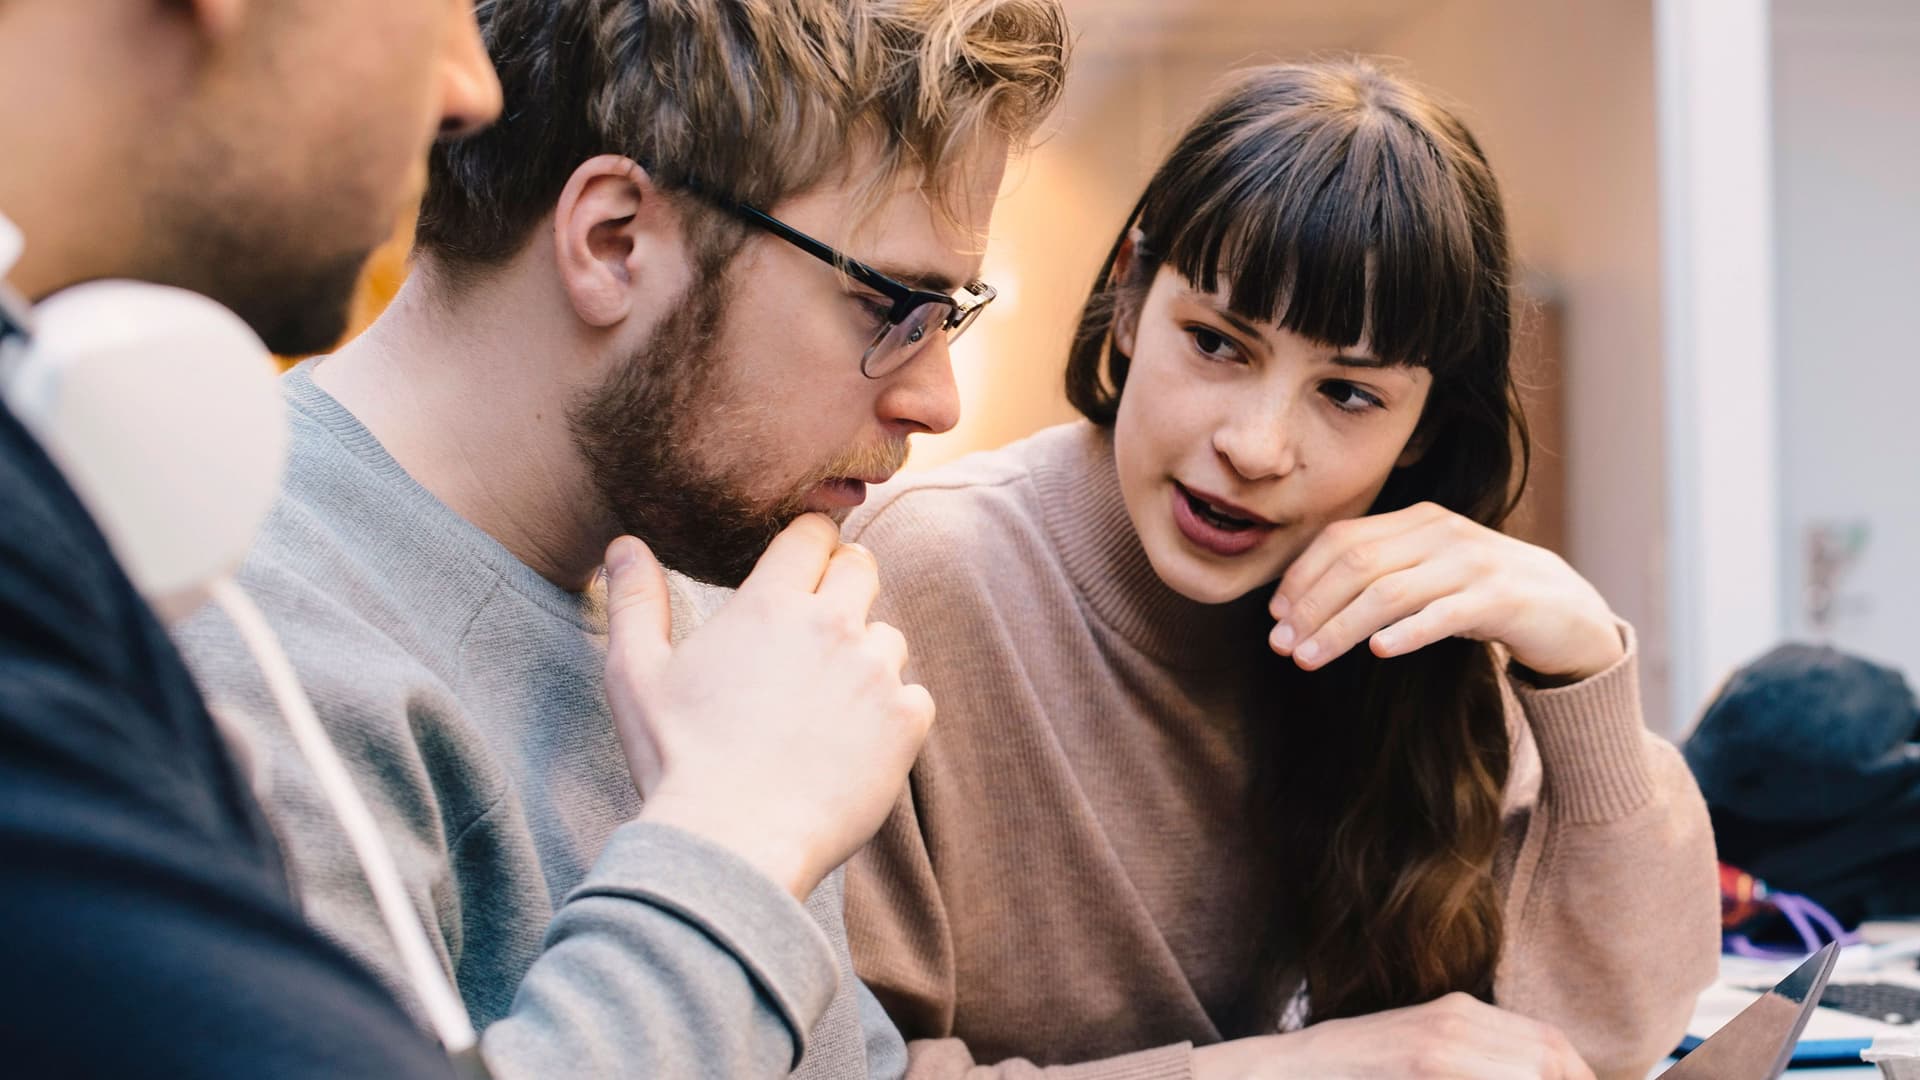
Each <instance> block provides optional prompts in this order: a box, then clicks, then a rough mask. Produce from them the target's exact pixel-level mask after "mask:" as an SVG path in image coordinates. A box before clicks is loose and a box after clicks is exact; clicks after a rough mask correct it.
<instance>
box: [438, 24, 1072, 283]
mask: <svg viewBox="0 0 1920 1080" xmlns="http://www.w3.org/2000/svg"><path fill="white" fill-rule="evenodd" d="M478 12H479V18H480V23H481V28H482V30H483V32H484V33H485V35H486V38H487V42H488V48H489V51H490V52H491V54H492V56H493V60H494V65H495V67H496V68H497V69H498V71H499V73H500V81H501V84H502V87H503V89H504V91H505V102H506V107H505V113H504V115H503V116H502V118H501V120H500V122H499V123H498V124H496V125H495V126H494V127H492V128H491V129H489V130H487V131H486V132H483V133H482V134H480V135H478V136H476V137H474V138H471V139H468V140H465V141H462V142H458V143H448V144H443V145H442V146H439V147H437V148H436V149H435V151H434V154H433V159H432V163H431V167H430V174H429V181H428V189H427V194H426V199H425V202H424V204H423V206H422V210H421V216H420V222H419V227H418V231H417V235H416V250H418V251H420V252H423V253H426V254H428V255H430V256H432V257H433V258H434V259H435V260H436V261H437V262H438V263H440V264H443V265H446V266H449V267H450V268H452V269H454V270H455V271H459V270H461V269H462V268H477V267H483V266H486V265H488V264H494V263H498V262H501V261H503V260H505V259H507V258H510V257H511V256H513V255H514V254H515V253H517V252H518V251H519V250H520V249H521V248H522V247H523V246H524V245H525V243H526V242H527V239H528V237H529V236H530V234H531V232H532V229H533V226H534V225H535V223H537V222H538V221H540V220H541V219H542V218H543V217H544V216H545V215H546V214H547V213H548V212H549V211H550V210H551V209H552V208H553V204H554V202H555V200H556V199H558V197H559V195H560V191H561V189H562V188H563V187H564V186H565V184H566V181H567V178H568V176H570V175H571V174H572V172H573V170H574V169H575V168H577V167H578V166H579V165H580V163H581V162H583V161H586V160H587V159H589V158H591V157H594V156H596V155H598V154H603V153H614V154H620V155H623V156H626V157H629V158H632V159H633V160H635V161H637V162H639V163H641V164H642V165H643V166H644V167H645V168H646V169H647V170H648V173H649V175H650V176H651V177H652V179H653V182H654V183H655V184H656V185H659V186H660V187H662V188H664V189H666V190H669V191H685V190H688V189H695V188H697V189H699V190H701V191H703V192H707V193H711V194H717V195H722V196H725V197H727V198H731V199H735V200H738V201H741V202H745V203H748V204H750V205H754V206H759V207H762V208H771V207H773V206H775V205H777V204H778V203H779V202H781V201H782V200H783V199H786V198H788V197H790V196H793V195H796V194H799V193H802V192H804V191H807V190H808V189H810V188H812V187H814V186H816V185H817V184H820V183H822V182H824V181H827V180H830V179H835V178H838V177H839V176H841V175H846V176H847V178H848V179H850V180H852V181H853V182H854V183H855V185H856V188H857V191H858V193H859V195H860V196H861V204H862V205H864V206H865V207H867V208H868V209H871V208H873V207H876V206H877V205H878V204H879V202H880V201H881V200H882V199H883V198H884V196H885V194H886V193H889V192H891V191H893V190H896V189H897V188H898V187H899V186H900V185H901V184H902V183H903V182H905V181H906V180H908V179H910V178H911V179H914V180H916V181H917V182H918V183H919V184H920V185H921V186H922V187H923V188H924V189H925V190H926V191H927V192H928V193H929V194H930V195H933V196H935V197H936V198H937V199H939V200H940V201H942V202H943V203H944V201H945V196H947V195H949V194H951V193H952V192H953V189H954V188H956V187H957V186H958V182H959V179H960V178H959V176H958V170H959V169H960V167H961V165H962V163H963V161H964V159H965V156H966V154H967V153H968V152H969V150H970V149H971V148H972V147H973V146H975V145H977V142H978V140H979V139H981V138H983V137H997V138H1001V139H1005V140H1007V141H1009V143H1010V144H1011V145H1013V146H1014V147H1015V148H1021V147H1023V146H1024V145H1025V144H1026V143H1027V142H1028V141H1029V140H1031V139H1032V137H1033V136H1034V134H1035V132H1036V131H1037V130H1038V128H1039V126H1040V125H1041V123H1042V122H1043V121H1044V119H1045V118H1046V116H1047V114H1048V113H1049V112H1050V111H1051V110H1052V108H1053V106H1054V105H1055V104H1056V103H1057V102H1058V100H1059V97H1060V93H1061V89H1062V86H1063V84H1064V82H1065V79H1066V72H1067V64H1068V54H1069V51H1070V40H1069V32H1068V27H1067V21H1066V14H1065V12H1064V10H1063V9H1062V7H1061V5H1060V2H1059V0H481V2H480V4H479V7H478ZM856 165H857V167H858V170H859V173H858V175H852V174H851V173H850V170H851V169H853V168H854V167H855V166H856ZM711 225H712V223H709V226H710V227H709V228H707V229H704V230H702V232H703V233H704V234H705V241H704V243H700V242H697V243H696V250H697V251H698V249H700V248H701V247H705V248H707V249H713V248H715V247H722V246H725V244H724V240H722V239H721V238H720V236H721V234H720V233H716V232H715V231H714V229H713V228H712V227H711ZM703 254H704V256H706V258H703V261H710V259H711V258H713V257H718V256H719V255H720V254H722V253H720V252H716V251H714V250H707V251H705V252H704V253H703Z"/></svg>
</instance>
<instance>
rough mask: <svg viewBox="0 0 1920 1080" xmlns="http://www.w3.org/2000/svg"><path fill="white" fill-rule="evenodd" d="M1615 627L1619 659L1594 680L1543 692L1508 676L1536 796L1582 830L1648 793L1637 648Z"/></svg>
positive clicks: (1623, 628)
mask: <svg viewBox="0 0 1920 1080" xmlns="http://www.w3.org/2000/svg"><path fill="white" fill-rule="evenodd" d="M1619 627H1620V640H1621V642H1622V644H1624V645H1625V646H1626V651H1625V654H1624V655H1623V656H1621V658H1620V659H1619V661H1618V662H1616V663H1615V664H1614V665H1613V666H1612V667H1610V668H1608V669H1607V670H1605V671H1602V672H1600V673H1599V674H1598V675H1594V676H1592V677H1591V678H1587V679H1583V680H1581V681H1580V682H1577V683H1573V684H1572V685H1570V686H1559V687H1554V688H1552V689H1544V690H1543V689H1541V688H1539V687H1535V686H1530V685H1528V684H1527V682H1526V680H1524V679H1520V678H1514V677H1512V676H1509V678H1508V681H1509V683H1510V684H1511V685H1512V687H1513V691H1514V694H1515V696H1517V697H1518V698H1519V699H1520V708H1521V710H1522V711H1523V712H1524V713H1525V714H1526V717H1527V726H1528V727H1529V728H1530V729H1532V731H1533V740H1534V743H1535V744H1536V745H1538V747H1539V749H1540V771H1541V774H1542V784H1543V791H1542V798H1543V800H1551V802H1552V803H1553V806H1554V808H1555V809H1556V811H1557V812H1558V813H1559V814H1560V815H1562V816H1563V817H1564V818H1565V819H1566V820H1568V821H1572V822H1578V823H1581V824H1597V823H1600V822H1606V821H1614V820H1618V819H1620V818H1623V817H1625V816H1627V815H1628V814H1631V813H1632V812H1633V811H1635V810H1638V809H1639V808H1640V807H1642V806H1645V805H1646V804H1647V802H1648V801H1649V800H1651V799H1652V798H1653V795H1654V782H1653V772H1652V768H1651V766H1650V764H1649V763H1648V761H1647V750H1646V743H1645V740H1646V738H1647V730H1646V725H1645V723H1644V722H1643V721H1642V720H1641V717H1640V646H1639V642H1638V640H1637V639H1636V637H1635V635H1634V632H1633V627H1631V626H1629V625H1628V624H1627V623H1625V622H1621V623H1620V624H1619Z"/></svg>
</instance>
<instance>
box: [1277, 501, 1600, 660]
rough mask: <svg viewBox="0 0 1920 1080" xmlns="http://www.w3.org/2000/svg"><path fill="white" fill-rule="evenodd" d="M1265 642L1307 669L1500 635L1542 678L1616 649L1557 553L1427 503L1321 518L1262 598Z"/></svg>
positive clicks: (1590, 595)
mask: <svg viewBox="0 0 1920 1080" xmlns="http://www.w3.org/2000/svg"><path fill="white" fill-rule="evenodd" d="M1269 609H1270V610H1271V611H1272V613H1273V616H1274V618H1275V619H1276V620H1278V621H1279V625H1277V626H1275V627H1274V628H1273V632H1272V634H1271V635H1270V636H1269V637H1268V639H1267V640H1268V644H1270V645H1271V646H1273V650H1274V651H1275V652H1277V653H1279V654H1280V655H1282V656H1291V657H1292V658H1293V660H1294V662H1295V663H1296V664H1298V665H1299V666H1300V667H1302V668H1304V669H1306V670H1309V671H1311V670H1313V669H1315V668H1319V667H1322V666H1324V665H1325V664H1326V663H1327V662H1328V661H1330V660H1332V659H1333V658H1335V657H1337V656H1340V655H1342V654H1344V653H1346V651H1347V650H1349V649H1351V648H1353V647H1354V646H1356V645H1359V644H1360V643H1361V642H1363V641H1366V642H1369V643H1370V644H1371V646H1372V649H1373V653H1374V655H1376V656H1382V657H1386V656H1403V655H1405V654H1407V653H1410V652H1413V651H1415V650H1417V649H1422V648H1425V647H1426V646H1428V645H1431V644H1433V643H1434V642H1436V641H1441V640H1443V639H1445V638H1449V637H1465V638H1473V639H1475V640H1477V641H1488V642H1498V643H1500V644H1501V645H1504V646H1506V648H1507V651H1508V652H1509V653H1510V654H1511V655H1512V657H1513V662H1514V663H1515V664H1518V665H1519V666H1521V667H1522V668H1525V669H1526V670H1527V671H1528V672H1530V673H1532V674H1533V675H1534V676H1535V677H1536V678H1537V679H1539V680H1540V681H1542V682H1545V683H1572V682H1578V681H1580V680H1581V679H1585V678H1589V677H1591V676H1594V675H1598V674H1599V673H1600V672H1602V671H1605V670H1606V669H1608V668H1610V667H1612V666H1613V665H1614V664H1615V663H1617V662H1619V660H1620V658H1621V656H1622V655H1624V653H1625V650H1626V646H1625V644H1624V643H1623V642H1622V641H1621V638H1620V631H1619V629H1618V627H1617V625H1616V623H1615V620H1614V615H1613V611H1612V609H1610V608H1609V607H1608V606H1607V602H1606V600H1604V599H1603V598H1602V597H1601V596H1600V593H1599V591H1598V590H1596V589H1595V588H1594V587H1593V586H1592V585H1591V584H1589V583H1588V582H1587V579H1585V578H1583V577H1581V576H1580V575H1579V574H1577V573H1575V572H1574V570H1573V568H1572V567H1571V566H1568V565H1567V563H1566V560H1564V559H1562V558H1560V556H1558V555H1555V554H1554V553H1553V552H1551V551H1548V550H1546V549H1545V548H1539V547H1535V546H1533V545H1532V544H1528V543H1525V542H1524V541H1520V540H1516V539H1514V538H1513V537H1511V536H1506V535H1503V534H1501V533H1498V532H1495V531H1494V530H1492V529H1489V528H1487V527H1486V526H1484V525H1479V524H1476V523H1475V522H1473V521H1471V520H1469V519H1467V518H1465V517H1462V516H1460V515H1459V514H1456V513H1454V512H1453V511H1451V510H1447V509H1445V508H1443V507H1440V506H1436V505H1434V504H1432V503H1421V504H1419V505H1417V506H1410V507H1408V508H1407V509H1405V510H1396V511H1394V512H1392V513H1389V514H1378V515H1374V516H1372V517H1363V518H1354V519H1352V520H1349V521H1340V522H1335V523H1334V524H1332V525H1329V526H1327V528H1326V529H1325V530H1323V531H1322V532H1321V533H1320V535H1319V536H1318V537H1316V538H1315V539H1314V541H1313V543H1311V544H1309V545H1308V546H1307V549H1306V550H1305V551H1303V552H1301V553H1300V557H1299V558H1297V559H1295V560H1294V561H1293V565H1292V566H1290V567H1288V568H1287V572H1286V574H1285V575H1284V576H1283V577H1281V579H1280V585H1279V588H1278V589H1276V590H1275V591H1274V595H1273V600H1272V602H1271V604H1269Z"/></svg>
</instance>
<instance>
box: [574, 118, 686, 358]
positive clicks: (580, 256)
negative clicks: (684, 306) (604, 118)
mask: <svg viewBox="0 0 1920 1080" xmlns="http://www.w3.org/2000/svg"><path fill="white" fill-rule="evenodd" d="M671 214H672V211H671V210H670V209H669V208H668V207H667V205H666V200H665V199H664V198H662V196H661V194H660V191H659V189H658V188H656V187H654V186H653V179H652V178H651V177H649V176H648V175H647V171H646V170H645V169H643V168H641V167H640V166H639V164H637V163H636V162H634V161H633V160H632V159H631V158H624V157H620V156H619V155H617V154H602V155H600V156H599V157H596V158H592V159H590V160H588V161H586V162H584V163H582V164H581V166H580V167H579V168H577V169H575V170H573V175H572V176H570V177H568V178H567V186H566V187H565V188H564V189H562V190H561V192H560V200H559V202H558V203H556V204H555V205H554V211H553V245H554V262H555V265H556V266H557V267H558V268H559V271H560V283H561V287H562V288H564V289H566V292H567V299H568V300H569V301H570V302H571V303H572V304H573V310H574V312H575V313H576V314H578V315H579V316H580V319H581V321H583V322H585V323H587V324H588V325H590V326H596V327H609V326H613V325H615V324H617V323H619V322H620V321H621V320H623V319H625V318H626V317H627V316H628V315H630V314H632V312H633V301H634V284H635V283H636V282H637V281H639V280H640V279H641V278H642V277H643V276H645V274H643V266H644V265H645V264H646V263H648V262H649V261H650V260H652V259H655V258H657V257H658V255H659V252H658V250H657V247H658V245H659V244H660V243H661V242H662V241H663V240H664V238H665V237H666V236H668V235H671V236H672V237H673V238H674V242H676V243H677V240H678V236H679V229H678V225H677V218H674V219H673V220H672V221H669V220H668V217H669V216H670V215H671Z"/></svg>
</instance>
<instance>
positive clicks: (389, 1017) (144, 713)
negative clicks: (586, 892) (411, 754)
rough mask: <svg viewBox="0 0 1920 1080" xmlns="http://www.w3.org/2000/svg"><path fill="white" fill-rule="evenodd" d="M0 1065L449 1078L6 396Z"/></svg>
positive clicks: (2, 422)
mask: <svg viewBox="0 0 1920 1080" xmlns="http://www.w3.org/2000/svg"><path fill="white" fill-rule="evenodd" d="M0 1071H4V1072H5V1073H6V1074H7V1075H9V1076H116V1077H117V1076H165V1077H216V1076H217V1077H241V1076H246V1077H316V1078H317V1077H329V1078H332V1077H356V1076H369V1077H371V1076H379V1077H413V1076H435V1077H444V1076H449V1075H451V1070H450V1068H449V1067H448V1065H447V1064H446V1062H445V1060H444V1059H443V1058H442V1057H441V1055H440V1053H439V1050H438V1048H437V1047H436V1046H435V1045H434V1044H433V1043H432V1042H431V1041H430V1040H429V1039H428V1038H427V1037H426V1036H425V1035H423V1034H422V1033H421V1032H420V1031H419V1030H418V1029H416V1028H415V1027H414V1026H413V1024H411V1023H410V1022H409V1020H408V1019H407V1017H406V1015H405V1014H404V1013H402V1012H401V1010H400V1009H399V1007H398V1006H397V1005H396V1004H395V1003H394V1001H393V999H392V998H391V997H390V996H389V995H388V994H386V993H385V992H384V991H383V990H381V988H380V987H379V986H378V984H376V983H375V982H374V981H373V980H372V978H371V977H370V976H368V975H367V974H366V973H365V972H364V971H363V970H361V969H360V968H359V967H357V966H356V965H355V964H354V963H353V962H352V961H350V960H349V959H348V958H347V957H346V956H345V955H344V954H343V953H341V952H340V951H338V950H337V949H335V948H334V947H332V946H331V945H329V944H328V943H326V942H325V941H324V940H322V939H321V938H319V937H318V936H317V935H315V933H314V932H313V931H311V930H310V929H308V927H307V926H306V925H305V924H304V923H303V922H302V921H301V919H300V916H299V913H298V911H297V910H296V908H295V905H294V901H293V898H292V894H291V891H290V889H289V887H288V884H287V880H286V874H285V871H284V869H283V868H282V864H281V861H280V855H279V851H278V849H277V848H276V846H275V844H274V842H273V839H272V836H271V834H270V833H269V832H268V830H267V827H266V824H265V821H264V819H263V818H262V816H261V814H260V812H259V810H258V808H257V807H256V806H255V805H254V803H253V801H252V796H251V794H250V792H249V791H248V790H247V789H246V785H245V784H244V783H243V782H242V781H241V779H240V777H239V775H238V773H237V772H236V770H235V769H234V767H233V766H232V764H231V762H230V761H229V759H228V756H227V753H226V749H225V747H224V746H223V744H222V743H221V741H220V738H219V736H218V734H217V733H216V731H215V729H214V726H213V722H212V720H211V719H210V718H209V716H208V714H207V710H206V708H205V706H204V705H203V704H202V703H201V700H200V697H199V695H198V693H197V692H196V691H195V690H194V687H193V683H192V681H191V680H190V678H189V676H188V674H187V671H186V668H185V667H184V666H183V665H182V664H181V662H180V658H179V656H178V655H177V654H176V653H175V652H174V649H173V646H172V645H171V643H170V642H169V641H168V640H167V637H166V634H165V633H164V632H163V631H162V629H161V628H160V626H159V624H158V622H157V621H156V620H155V619H154V617H153V615H152V614H151V612H150V611H149V610H148V608H147V605H146V604H145V603H144V602H143V601H142V600H141V598H140V596H139V594H138V593H136V592H135V591H134V588H133V586H132V584H131V583H130V582H129V581H128V580H127V578H126V576H125V574H124V573H123V572H122V571H121V570H120V567H119V565H118V564H117V563H116V562H115V560H114V558H113V555H112V553H111V551H110V550H109V549H108V547H107V543H106V540H105V539H104V538H103V537H102V536H101V534H100V532H99V530H98V529H97V528H96V527H95V526H94V524H93V520H92V518H91V517H89V516H88V514H87V512H86V510H85V508H84V507H83V506H82V505H81V504H80V502H79V500H78V499H77V498H76V497H75V495H74V494H73V492H72V491H71V490H70V489H69V488H68V486H67V485H66V483H65V481H64V480H63V479H62V477H61V475H60V473H59V471H58V470H57V469H56V468H55V467H54V465H53V464H52V463H51V462H49V461H48V460H47V458H46V456H45V455H44V454H43V453H42V452H41V450H40V448H39V447H38V445H37V444H36V443H35V442H34V441H33V439H32V438H31V437H30V436H29V435H28V433H27V432H26V431H25V430H24V429H23V428H22V427H21V426H20V424H19V422H18V420H17V419H16V418H15V417H14V416H13V414H12V413H10V412H8V411H7V410H6V409H5V408H4V407H0Z"/></svg>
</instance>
